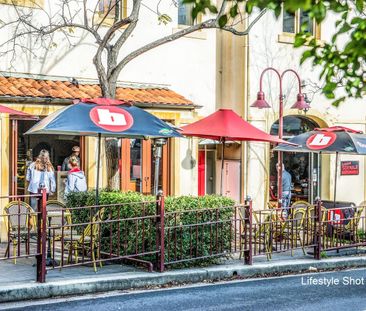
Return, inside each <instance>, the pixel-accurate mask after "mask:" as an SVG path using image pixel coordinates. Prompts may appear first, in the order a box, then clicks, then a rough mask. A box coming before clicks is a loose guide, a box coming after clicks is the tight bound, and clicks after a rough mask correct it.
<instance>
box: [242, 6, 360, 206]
mask: <svg viewBox="0 0 366 311" xmlns="http://www.w3.org/2000/svg"><path fill="white" fill-rule="evenodd" d="M334 18H335V17H334V16H330V17H329V18H328V19H327V20H326V21H325V22H324V23H323V24H322V26H321V29H322V37H321V39H323V40H328V39H329V38H330V36H331V33H332V29H333V28H332V25H333V22H334ZM281 32H282V18H280V19H279V20H276V18H275V17H274V15H273V14H272V13H270V12H267V13H266V14H265V15H264V16H263V18H262V19H261V20H260V21H259V22H258V23H257V24H256V25H255V26H254V27H253V29H252V31H251V33H250V35H249V39H248V41H249V44H248V45H249V55H250V61H249V63H248V65H249V66H248V72H249V76H250V80H249V81H250V83H249V89H248V94H247V96H248V97H247V98H248V101H247V103H246V107H247V109H248V120H249V121H250V122H252V124H253V125H256V126H258V127H259V128H261V129H263V130H265V131H266V132H269V130H270V128H271V125H272V124H273V123H274V122H275V121H276V120H277V119H278V110H279V107H278V102H279V100H278V96H279V83H278V79H277V77H276V76H275V75H274V74H273V73H270V72H269V73H266V75H265V76H264V79H263V91H264V93H265V94H266V100H267V101H268V102H269V104H270V105H272V108H270V109H266V110H259V109H255V108H251V107H250V104H251V103H253V102H254V101H255V99H256V94H257V92H258V91H259V77H260V74H261V72H262V71H263V70H264V69H265V68H266V67H274V68H276V69H278V70H279V71H281V72H282V71H284V70H285V69H288V68H290V69H294V70H296V71H297V72H298V73H299V75H300V77H301V80H304V81H305V82H306V83H307V84H308V85H310V84H313V85H318V86H321V85H322V82H321V81H319V79H318V76H319V68H313V67H312V66H311V64H309V63H304V64H303V65H302V66H300V65H299V59H300V56H301V53H302V52H303V51H304V49H294V48H293V47H292V45H291V44H286V43H281V42H279V41H278V35H279V34H281ZM283 91H284V95H285V100H284V115H285V116H286V115H297V114H299V115H302V116H304V112H298V111H296V110H292V109H290V107H291V106H292V105H293V103H294V102H295V100H296V94H297V92H298V89H297V81H296V80H295V76H293V75H291V74H288V75H287V76H285V78H284V80H283ZM309 91H310V89H309V87H305V89H304V90H303V92H309ZM306 117H308V118H311V119H313V120H314V121H316V122H317V123H318V124H319V125H320V126H334V125H342V126H347V127H350V128H353V129H359V130H362V131H364V132H365V130H366V128H365V124H366V118H365V117H366V105H364V104H363V103H362V101H360V100H355V99H348V100H347V101H346V102H345V103H344V104H343V105H341V106H339V107H338V108H337V107H333V106H331V101H329V100H327V99H326V98H325V97H324V96H322V95H321V94H320V92H317V93H315V94H314V95H313V98H312V101H311V109H310V110H309V111H308V112H307V114H306ZM248 157H249V159H250V161H249V162H248V172H249V176H250V179H249V180H248V186H247V188H246V189H247V193H248V194H249V195H251V196H252V197H253V199H254V208H263V207H265V204H266V201H267V200H268V176H266V175H267V174H268V172H267V168H268V163H269V159H268V158H269V153H268V148H267V150H266V148H265V147H263V146H261V147H255V148H254V147H251V146H250V148H249V153H248ZM341 160H342V161H344V160H359V161H360V174H359V175H357V176H340V175H339V170H338V176H337V182H338V185H337V200H342V201H353V202H355V203H356V204H358V203H360V202H361V201H363V200H365V196H366V193H365V186H364V184H365V174H364V169H363V168H364V163H365V162H364V161H365V158H364V157H357V156H346V155H342V156H341V157H340V161H341ZM262 162H266V163H267V166H264V165H262V164H261V163H262ZM338 165H339V163H338ZM334 174H335V156H333V155H330V156H327V155H323V156H322V198H323V199H333V191H334V181H335V178H336V176H335V175H334ZM259 189H260V190H259Z"/></svg>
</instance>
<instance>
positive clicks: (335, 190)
mask: <svg viewBox="0 0 366 311" xmlns="http://www.w3.org/2000/svg"><path fill="white" fill-rule="evenodd" d="M335 162H336V163H335V176H334V195H333V199H334V202H333V203H334V204H333V207H334V208H335V207H336V198H337V173H338V152H336V160H335Z"/></svg>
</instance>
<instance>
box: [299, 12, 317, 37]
mask: <svg viewBox="0 0 366 311" xmlns="http://www.w3.org/2000/svg"><path fill="white" fill-rule="evenodd" d="M304 24H306V30H305V31H306V32H309V33H311V34H314V25H313V20H312V19H311V18H310V17H309V13H308V12H303V11H300V25H301V26H302V25H304Z"/></svg>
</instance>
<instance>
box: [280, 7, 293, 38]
mask: <svg viewBox="0 0 366 311" xmlns="http://www.w3.org/2000/svg"><path fill="white" fill-rule="evenodd" d="M282 31H283V32H290V33H295V14H294V13H288V12H285V11H284V12H283V25H282Z"/></svg>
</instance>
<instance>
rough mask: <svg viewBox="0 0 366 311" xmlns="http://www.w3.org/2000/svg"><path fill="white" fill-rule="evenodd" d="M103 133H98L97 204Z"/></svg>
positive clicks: (97, 199) (96, 200)
mask: <svg viewBox="0 0 366 311" xmlns="http://www.w3.org/2000/svg"><path fill="white" fill-rule="evenodd" d="M101 137H102V134H101V133H98V155H97V185H96V188H95V205H98V204H99V171H100V143H101Z"/></svg>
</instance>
